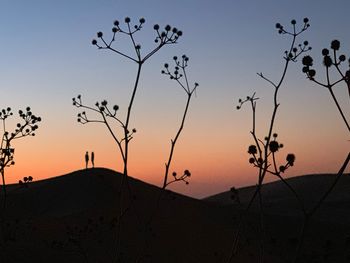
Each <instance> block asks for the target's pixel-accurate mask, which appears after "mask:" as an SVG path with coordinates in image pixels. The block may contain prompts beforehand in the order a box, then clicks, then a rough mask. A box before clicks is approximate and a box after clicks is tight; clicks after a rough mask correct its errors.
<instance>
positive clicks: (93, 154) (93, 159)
mask: <svg viewBox="0 0 350 263" xmlns="http://www.w3.org/2000/svg"><path fill="white" fill-rule="evenodd" d="M91 163H92V168H95V153H94V152H92V153H91Z"/></svg>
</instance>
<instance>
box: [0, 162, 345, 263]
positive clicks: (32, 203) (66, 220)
mask: <svg viewBox="0 0 350 263" xmlns="http://www.w3.org/2000/svg"><path fill="white" fill-rule="evenodd" d="M333 179H334V176H332V175H314V176H303V177H299V178H292V179H289V182H290V183H291V184H292V185H293V186H294V187H295V188H296V190H297V191H298V192H299V193H300V195H301V196H302V198H303V200H304V202H305V204H306V206H312V204H313V203H314V202H316V200H317V198H319V196H320V195H321V194H322V192H323V191H324V189H326V187H327V186H328V185H329V184H330V183H331V182H332V180H333ZM129 183H130V189H131V195H129V194H126V195H125V196H124V199H123V200H124V201H123V203H122V205H123V206H124V207H125V206H127V207H128V208H129V209H128V211H127V212H126V213H125V215H124V216H123V218H122V220H121V238H120V242H121V243H120V244H121V245H120V248H121V259H122V260H121V262H184V263H187V262H189V263H190V262H193V263H195V262H196V263H197V262H227V258H228V256H229V253H230V249H231V245H232V240H233V235H234V230H235V229H236V227H237V225H238V221H239V218H240V215H241V214H242V213H241V208H240V206H239V205H238V204H236V203H234V202H232V200H231V199H230V194H229V192H227V193H221V194H218V195H216V196H212V197H209V198H207V199H204V200H196V199H193V198H189V197H186V196H183V195H179V194H177V193H174V192H171V191H166V192H164V193H163V195H162V198H161V201H160V203H159V206H158V207H156V204H157V198H158V196H159V193H160V190H159V188H157V187H155V186H152V185H149V184H146V183H144V182H141V181H139V180H135V179H132V178H130V180H129ZM120 184H121V175H120V174H119V173H116V172H114V171H111V170H107V169H102V168H96V169H88V170H82V171H77V172H73V173H71V174H68V175H64V176H60V177H56V178H52V179H48V180H44V181H38V182H33V183H31V184H30V185H29V187H28V188H23V187H19V185H11V186H9V187H8V192H9V195H8V200H7V208H6V210H1V211H2V219H1V233H2V234H1V240H0V245H1V246H0V262H6V263H12V262H23V263H25V262H35V263H37V262H66V263H69V262H72V263H73V262H74V263H80V262H91V263H92V262H101V263H102V262H106V263H107V262H108V263H110V262H115V261H114V259H115V253H116V247H118V246H117V244H116V242H117V238H116V233H117V230H118V226H119V225H118V223H117V220H118V219H119V218H120V217H119V211H120V210H119V205H120V200H119V197H120V195H119V193H118V191H119V186H120ZM252 191H253V188H252V187H247V188H242V189H240V190H239V195H240V199H241V202H242V203H243V205H244V204H245V203H246V202H247V200H248V199H249V196H250V195H251V194H252ZM129 197H130V198H129ZM263 197H264V204H265V207H264V210H265V212H266V217H265V218H264V224H265V233H264V248H265V262H272V263H273V262H290V261H291V260H292V258H293V255H294V254H295V249H296V246H297V243H298V241H297V240H298V236H299V232H300V229H301V224H302V214H301V213H300V212H299V209H298V206H297V203H296V202H295V200H294V197H293V196H292V195H291V194H290V193H289V192H288V189H286V188H285V187H284V186H283V185H282V184H281V183H278V182H277V183H271V184H267V185H265V187H264V191H263ZM257 226H258V213H257V210H256V207H253V209H252V210H251V211H250V212H249V213H248V214H246V216H244V219H243V225H242V232H241V237H240V243H239V250H238V254H237V256H236V257H235V258H234V260H233V262H257V257H258V251H259V249H258V247H259V240H260V238H259V235H258V230H257V229H258V227H257ZM299 262H350V177H348V176H344V178H343V179H342V180H341V181H340V182H339V184H338V186H337V187H336V189H335V191H334V192H333V193H332V194H331V195H330V196H329V199H327V202H326V203H325V204H324V205H323V206H322V207H321V209H320V211H319V212H318V213H317V214H316V215H315V217H314V219H313V220H312V221H311V223H310V227H309V228H308V231H307V235H306V240H305V243H304V246H303V250H302V257H301V259H300V261H299Z"/></svg>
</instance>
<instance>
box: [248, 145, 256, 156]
mask: <svg viewBox="0 0 350 263" xmlns="http://www.w3.org/2000/svg"><path fill="white" fill-rule="evenodd" d="M257 152H258V151H257V149H256V146H255V145H250V146H249V147H248V153H249V154H257Z"/></svg>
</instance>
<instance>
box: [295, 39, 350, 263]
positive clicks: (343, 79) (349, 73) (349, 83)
mask: <svg viewBox="0 0 350 263" xmlns="http://www.w3.org/2000/svg"><path fill="white" fill-rule="evenodd" d="M330 47H331V50H332V51H333V52H331V53H332V54H330V51H329V49H327V48H324V49H322V56H323V66H324V67H325V75H326V82H321V81H319V80H317V79H316V70H315V69H313V68H312V66H313V58H312V57H311V56H305V57H303V59H302V63H303V69H302V71H303V73H305V74H306V76H307V78H308V79H309V80H311V81H312V82H314V83H316V84H317V85H319V86H322V87H324V88H326V89H327V90H328V91H329V92H330V94H331V97H332V100H333V101H334V103H335V104H336V106H337V109H338V111H339V114H340V115H341V117H342V119H343V121H344V123H345V125H346V127H347V129H348V131H349V132H350V126H349V120H348V118H347V117H346V115H345V114H344V110H343V108H342V106H341V105H340V103H339V101H338V98H337V96H336V95H335V93H334V90H333V89H334V87H335V86H337V85H338V84H340V83H344V84H345V86H346V87H347V89H348V94H349V100H348V102H350V59H349V60H348V63H349V64H348V69H347V70H346V71H345V72H343V71H342V65H343V64H344V62H345V61H346V56H345V55H343V54H342V55H339V54H338V51H339V49H340V41H339V40H333V41H332V42H331V46H330ZM331 67H332V68H333V69H334V70H333V71H334V72H336V73H337V74H338V75H339V77H338V78H337V79H336V80H333V81H332V80H331ZM349 105H350V103H349ZM349 162H350V152H348V154H347V157H346V158H345V160H344V162H343V164H342V166H341V168H340V169H339V171H338V173H337V175H336V177H335V179H334V181H333V182H332V184H331V185H330V186H329V188H328V189H327V190H326V191H325V192H324V194H323V195H322V196H321V197H320V198H319V200H318V202H317V203H316V204H315V205H314V206H313V207H312V208H311V209H310V211H308V212H307V213H306V214H305V217H304V222H303V227H302V230H301V234H300V238H299V246H298V248H297V252H296V256H295V259H294V262H296V261H297V259H298V256H299V254H300V251H301V248H302V245H303V241H304V238H305V233H306V229H307V226H308V224H309V221H310V218H311V217H312V216H313V215H314V214H315V213H316V211H317V210H318V209H319V208H320V207H321V205H322V204H323V202H324V201H325V200H326V198H327V197H328V196H329V194H330V193H331V192H332V191H333V189H334V187H335V186H336V185H337V183H338V181H339V180H340V178H341V177H342V176H343V174H344V172H345V170H346V168H347V166H348V164H349Z"/></svg>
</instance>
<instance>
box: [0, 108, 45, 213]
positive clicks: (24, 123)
mask: <svg viewBox="0 0 350 263" xmlns="http://www.w3.org/2000/svg"><path fill="white" fill-rule="evenodd" d="M18 115H19V118H20V122H18V123H17V125H16V128H15V129H14V130H13V131H12V132H10V131H9V130H8V127H7V120H8V119H9V118H10V117H12V116H13V113H12V110H11V108H10V107H8V108H6V109H3V110H1V111H0V121H1V122H2V129H3V135H2V140H1V148H0V171H1V176H2V190H3V194H4V207H5V205H6V182H5V168H6V167H9V166H11V165H14V164H15V161H14V153H15V149H14V148H13V147H12V142H13V141H14V140H17V139H20V138H23V137H27V136H34V135H35V131H36V130H37V129H38V128H39V126H38V123H39V122H40V121H41V118H40V117H37V116H36V115H34V114H33V113H32V111H31V109H30V107H27V108H26V110H25V111H22V110H19V111H18ZM27 179H28V178H27Z"/></svg>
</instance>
